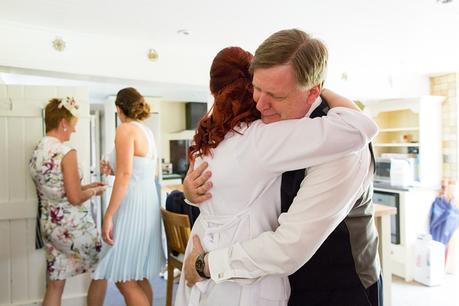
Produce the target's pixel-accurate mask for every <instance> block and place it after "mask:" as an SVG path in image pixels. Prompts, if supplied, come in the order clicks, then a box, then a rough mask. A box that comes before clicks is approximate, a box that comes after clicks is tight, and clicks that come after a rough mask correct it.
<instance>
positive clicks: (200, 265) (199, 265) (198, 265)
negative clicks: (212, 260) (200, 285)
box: [194, 252, 210, 278]
mask: <svg viewBox="0 0 459 306" xmlns="http://www.w3.org/2000/svg"><path fill="white" fill-rule="evenodd" d="M206 254H207V253H206V252H202V253H201V254H199V256H198V257H197V258H196V261H195V263H194V268H195V269H196V272H198V274H199V276H201V277H202V278H210V277H208V276H207V275H205V274H204V268H205V267H206V262H205V261H204V257H205V256H206Z"/></svg>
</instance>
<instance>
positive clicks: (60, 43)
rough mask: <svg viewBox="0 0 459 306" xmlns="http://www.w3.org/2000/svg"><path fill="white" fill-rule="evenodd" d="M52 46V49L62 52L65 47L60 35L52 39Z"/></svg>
mask: <svg viewBox="0 0 459 306" xmlns="http://www.w3.org/2000/svg"><path fill="white" fill-rule="evenodd" d="M52 46H53V48H54V50H56V51H59V52H62V51H64V49H65V41H64V40H63V39H62V38H60V37H56V38H55V39H54V40H53V41H52Z"/></svg>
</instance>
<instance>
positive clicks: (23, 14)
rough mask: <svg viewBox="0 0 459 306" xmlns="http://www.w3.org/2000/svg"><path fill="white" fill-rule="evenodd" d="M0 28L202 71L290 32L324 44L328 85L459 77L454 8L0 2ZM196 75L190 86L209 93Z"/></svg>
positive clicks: (360, 1)
mask: <svg viewBox="0 0 459 306" xmlns="http://www.w3.org/2000/svg"><path fill="white" fill-rule="evenodd" d="M0 20H1V21H6V22H13V23H20V24H27V25H32V26H38V27H43V28H48V29H59V30H65V31H71V32H76V33H87V34H91V35H99V36H107V37H116V38H121V39H123V38H126V39H129V41H132V39H135V40H139V41H148V42H149V44H151V46H153V47H154V46H164V45H168V46H172V47H174V48H178V49H179V50H182V52H188V53H196V54H198V56H197V58H198V57H199V58H200V59H202V62H203V63H205V64H206V65H208V63H209V62H210V60H211V59H212V58H213V56H214V55H215V54H216V52H217V51H218V50H220V49H221V48H223V47H226V46H228V45H239V46H242V47H244V48H246V49H248V50H250V51H252V52H253V51H254V50H255V49H256V47H257V45H259V44H260V43H261V42H262V41H263V39H264V38H266V37H267V36H268V35H269V34H271V33H273V32H275V31H277V30H280V29H284V28H292V27H295V28H300V29H303V30H305V31H306V32H308V33H312V34H313V35H314V36H316V37H319V38H320V39H322V40H323V41H324V42H325V43H326V44H327V46H328V47H329V50H330V67H329V71H330V72H329V77H330V78H334V79H338V78H340V77H341V76H342V74H343V73H346V74H347V75H355V74H360V75H365V74H382V75H384V76H389V77H390V76H392V75H401V74H420V75H425V74H432V73H441V72H450V71H459V34H458V30H459V0H455V1H453V2H451V3H448V4H443V5H442V4H439V3H438V2H437V0H366V1H365V0H346V1H344V0H321V1H312V0H284V1H271V0H253V1H250V0H220V1H218V0H213V1H212V0H195V1H179V0H149V1H147V0H130V1H126V0H97V1H94V0H34V1H27V0H0ZM179 29H187V30H188V31H189V32H190V35H188V36H184V35H178V34H177V30H179ZM158 51H159V53H160V60H161V51H162V50H161V48H158ZM0 64H1V65H5V63H0ZM200 67H202V70H204V72H202V71H199V72H198V71H196V75H192V74H191V75H189V80H188V83H189V84H194V85H202V86H206V84H207V80H206V76H207V75H208V72H207V71H208V66H200ZM143 81H148V80H143Z"/></svg>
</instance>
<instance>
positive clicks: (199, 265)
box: [195, 256, 205, 272]
mask: <svg viewBox="0 0 459 306" xmlns="http://www.w3.org/2000/svg"><path fill="white" fill-rule="evenodd" d="M204 265H205V263H204V260H202V258H201V256H199V257H198V258H197V259H196V265H195V266H196V270H197V271H198V272H203V271H204Z"/></svg>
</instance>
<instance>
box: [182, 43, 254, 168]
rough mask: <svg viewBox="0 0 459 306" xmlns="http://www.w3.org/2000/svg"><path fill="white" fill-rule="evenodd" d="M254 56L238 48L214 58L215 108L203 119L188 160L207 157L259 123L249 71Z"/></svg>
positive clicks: (224, 50) (212, 75)
mask: <svg viewBox="0 0 459 306" xmlns="http://www.w3.org/2000/svg"><path fill="white" fill-rule="evenodd" d="M252 58H253V56H252V54H251V53H250V52H247V51H245V50H244V49H242V48H239V47H228V48H225V49H223V50H221V51H220V52H218V54H217V55H216V56H215V58H214V60H213V62H212V66H211V67H210V82H209V87H210V92H211V93H212V95H213V97H214V104H213V106H212V109H211V110H210V111H209V113H208V114H207V115H206V116H205V117H203V118H202V119H201V121H200V122H199V124H198V127H197V129H196V134H195V135H194V137H193V142H194V143H193V145H191V146H190V149H189V151H188V156H189V158H190V159H191V160H193V159H194V158H195V157H196V156H202V155H208V154H210V153H211V150H212V149H213V148H216V147H217V146H218V144H219V143H220V142H221V141H222V140H223V139H224V138H225V135H226V133H228V132H229V131H234V132H236V133H238V132H237V131H236V130H235V128H236V127H238V126H239V125H241V123H242V124H244V123H245V124H247V125H249V124H250V123H251V122H253V121H255V120H257V119H260V112H259V111H258V110H257V109H256V104H255V102H254V101H253V97H252V96H253V86H252V75H251V74H250V71H249V67H250V62H251V61H252Z"/></svg>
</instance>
